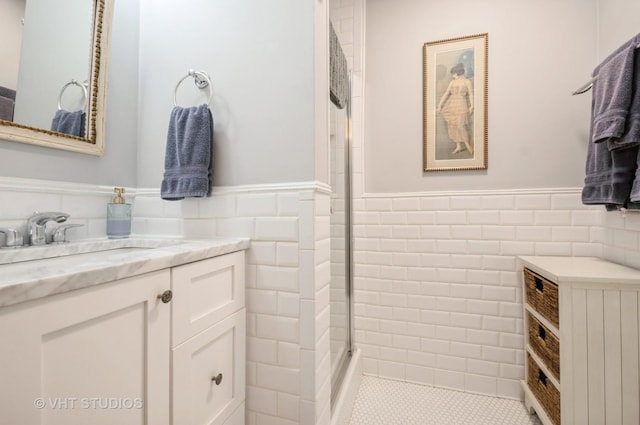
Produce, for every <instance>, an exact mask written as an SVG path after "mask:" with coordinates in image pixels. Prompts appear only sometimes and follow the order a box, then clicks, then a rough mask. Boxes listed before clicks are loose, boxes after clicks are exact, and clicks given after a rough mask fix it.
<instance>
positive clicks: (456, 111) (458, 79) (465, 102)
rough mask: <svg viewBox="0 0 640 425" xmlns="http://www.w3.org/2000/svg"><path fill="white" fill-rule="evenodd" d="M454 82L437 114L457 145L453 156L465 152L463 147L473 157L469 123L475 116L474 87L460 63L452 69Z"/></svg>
mask: <svg viewBox="0 0 640 425" xmlns="http://www.w3.org/2000/svg"><path fill="white" fill-rule="evenodd" d="M450 72H451V76H452V78H453V79H452V80H451V82H450V83H449V85H448V87H447V89H446V90H445V92H444V94H443V95H442V97H441V98H440V102H439V103H438V108H437V110H436V113H437V114H440V115H441V116H442V117H443V118H444V120H445V122H446V124H447V133H448V135H449V139H450V140H451V142H453V143H455V144H456V147H455V149H454V150H453V152H451V153H452V154H457V153H459V152H463V150H464V149H463V147H462V145H463V144H464V147H465V148H466V150H467V152H468V153H469V154H470V155H472V156H473V146H472V143H471V141H470V137H469V123H470V117H471V114H473V86H472V84H471V81H470V80H469V79H468V78H466V77H465V76H464V75H465V69H464V65H463V64H462V63H458V64H456V65H454V66H453V67H451V71H450Z"/></svg>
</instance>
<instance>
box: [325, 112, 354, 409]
mask: <svg viewBox="0 0 640 425" xmlns="http://www.w3.org/2000/svg"><path fill="white" fill-rule="evenodd" d="M349 113H350V106H349V101H347V106H346V107H345V108H343V109H338V108H337V107H336V106H335V105H334V104H331V106H330V114H329V117H330V149H329V152H330V156H331V160H330V174H329V175H330V182H329V183H330V185H331V189H332V191H331V192H332V193H331V217H330V228H331V286H330V304H331V306H330V309H331V316H330V349H331V389H332V391H331V392H332V399H333V398H334V397H335V396H336V395H337V394H338V390H339V388H340V385H341V383H342V378H343V376H344V373H345V371H346V368H347V366H348V364H349V360H350V358H351V243H350V241H351V200H350V198H351V193H350V179H349V175H350V169H349V135H350V129H349Z"/></svg>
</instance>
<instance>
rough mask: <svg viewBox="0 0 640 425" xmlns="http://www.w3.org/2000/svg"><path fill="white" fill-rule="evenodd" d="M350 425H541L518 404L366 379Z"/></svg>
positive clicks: (439, 389)
mask: <svg viewBox="0 0 640 425" xmlns="http://www.w3.org/2000/svg"><path fill="white" fill-rule="evenodd" d="M350 425H541V423H540V421H539V420H538V418H537V417H536V416H535V415H532V416H530V415H529V414H528V413H527V411H526V409H525V407H524V404H523V403H521V402H519V401H517V400H507V399H501V398H497V397H489V396H482V395H476V394H467V393H463V392H459V391H452V390H446V389H442V388H435V387H429V386H425V385H417V384H410V383H405V382H399V381H393V380H389V379H381V378H376V377H372V376H366V375H365V376H363V377H362V383H361V384H360V388H359V390H358V396H357V398H356V402H355V405H354V406H353V412H352V414H351V422H350Z"/></svg>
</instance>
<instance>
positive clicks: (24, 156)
mask: <svg viewBox="0 0 640 425" xmlns="http://www.w3.org/2000/svg"><path fill="white" fill-rule="evenodd" d="M139 14H140V10H139V4H138V1H137V0H126V1H123V0H116V1H115V10H114V28H113V35H112V39H111V54H110V65H109V87H108V91H107V114H106V115H107V129H106V152H105V154H104V156H102V157H95V156H92V155H85V154H79V153H74V152H66V151H62V150H57V149H49V148H43V147H39V146H32V145H27V144H23V143H16V142H10V141H3V140H0V158H2V165H1V166H0V175H2V176H7V177H22V178H33V179H43V180H57V181H68V182H79V183H92V184H104V185H118V186H128V187H132V186H133V187H135V186H136V162H137V158H136V155H137V145H136V140H137V128H138V127H137V120H138V117H137V111H138V88H137V86H138V38H139V34H138V20H139Z"/></svg>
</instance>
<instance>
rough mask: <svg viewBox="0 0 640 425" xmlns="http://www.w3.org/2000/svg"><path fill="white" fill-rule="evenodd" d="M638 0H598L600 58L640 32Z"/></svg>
mask: <svg viewBox="0 0 640 425" xmlns="http://www.w3.org/2000/svg"><path fill="white" fill-rule="evenodd" d="M639 16H640V2H638V1H637V0H598V59H599V60H602V59H604V58H606V57H607V55H609V53H611V51H613V50H615V49H616V48H617V47H618V46H620V45H621V44H622V43H624V42H625V41H627V40H629V39H631V37H633V36H634V35H636V34H638V33H639V32H640V26H639V25H638V17H639Z"/></svg>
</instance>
